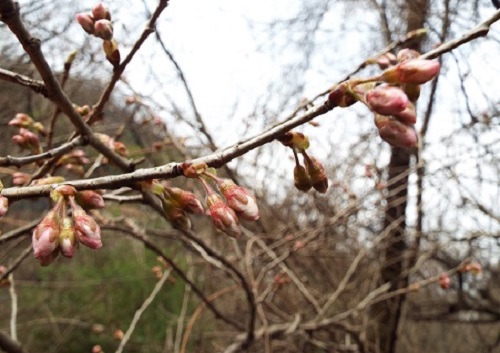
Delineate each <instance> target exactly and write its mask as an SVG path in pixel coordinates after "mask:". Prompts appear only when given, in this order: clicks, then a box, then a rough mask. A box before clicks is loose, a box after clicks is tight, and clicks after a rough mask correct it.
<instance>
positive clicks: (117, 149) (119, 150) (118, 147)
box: [113, 141, 128, 157]
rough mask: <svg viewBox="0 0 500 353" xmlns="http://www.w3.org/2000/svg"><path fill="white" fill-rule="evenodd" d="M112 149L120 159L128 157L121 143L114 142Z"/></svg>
mask: <svg viewBox="0 0 500 353" xmlns="http://www.w3.org/2000/svg"><path fill="white" fill-rule="evenodd" d="M113 149H114V150H115V152H116V153H118V154H119V155H120V156H122V157H126V156H127V155H128V148H127V146H125V144H124V143H122V142H119V141H115V143H114V144H113Z"/></svg>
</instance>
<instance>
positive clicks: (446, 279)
mask: <svg viewBox="0 0 500 353" xmlns="http://www.w3.org/2000/svg"><path fill="white" fill-rule="evenodd" d="M438 283H439V286H440V287H441V288H442V289H448V288H450V286H451V279H450V276H448V274H447V273H441V274H440V275H439V279H438Z"/></svg>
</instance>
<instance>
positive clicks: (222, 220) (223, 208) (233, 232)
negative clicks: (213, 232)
mask: <svg viewBox="0 0 500 353" xmlns="http://www.w3.org/2000/svg"><path fill="white" fill-rule="evenodd" d="M207 207H208V210H209V213H210V217H211V218H212V222H213V223H214V225H215V226H216V227H217V228H218V229H219V230H221V231H223V232H224V233H226V234H227V235H229V236H231V237H234V238H237V237H238V236H239V235H240V234H241V229H240V227H239V221H238V216H236V213H235V212H234V211H233V210H232V208H230V207H229V206H227V205H226V204H225V203H224V201H223V200H222V198H221V197H220V196H219V195H217V194H215V193H212V194H211V195H208V196H207Z"/></svg>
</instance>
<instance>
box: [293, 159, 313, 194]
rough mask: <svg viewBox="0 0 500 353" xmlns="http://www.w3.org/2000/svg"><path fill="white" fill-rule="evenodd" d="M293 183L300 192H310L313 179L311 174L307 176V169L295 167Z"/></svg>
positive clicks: (299, 166)
mask: <svg viewBox="0 0 500 353" xmlns="http://www.w3.org/2000/svg"><path fill="white" fill-rule="evenodd" d="M293 183H294V185H295V187H296V188H297V189H299V190H300V191H304V192H306V191H308V190H309V189H310V188H311V187H312V184H311V179H310V178H309V174H307V171H306V168H304V167H303V166H301V165H297V166H295V168H294V169H293Z"/></svg>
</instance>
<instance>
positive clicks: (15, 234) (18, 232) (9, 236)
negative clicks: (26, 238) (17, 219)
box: [0, 217, 43, 244]
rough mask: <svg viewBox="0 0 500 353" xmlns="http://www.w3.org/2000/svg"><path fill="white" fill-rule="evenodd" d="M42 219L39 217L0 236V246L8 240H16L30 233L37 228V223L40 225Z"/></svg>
mask: <svg viewBox="0 0 500 353" xmlns="http://www.w3.org/2000/svg"><path fill="white" fill-rule="evenodd" d="M42 218H43V217H39V218H37V219H35V220H34V221H32V222H30V223H28V224H26V225H24V226H22V227H19V228H16V229H14V230H11V231H10V232H7V233H5V234H4V235H2V236H0V244H2V243H3V242H6V241H9V240H13V239H17V238H19V237H21V236H23V235H24V234H25V233H27V232H30V231H31V230H32V229H33V228H35V227H36V226H37V224H38V223H40V221H41V220H42Z"/></svg>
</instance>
